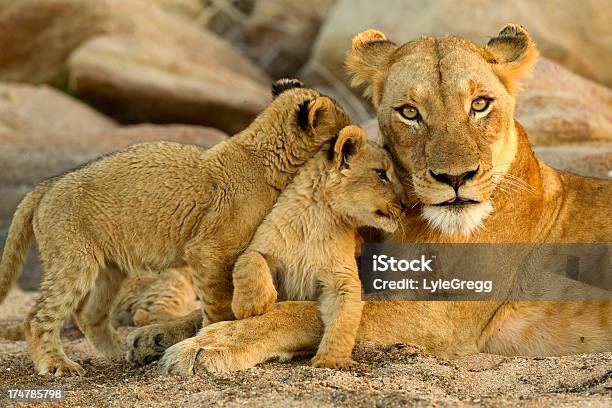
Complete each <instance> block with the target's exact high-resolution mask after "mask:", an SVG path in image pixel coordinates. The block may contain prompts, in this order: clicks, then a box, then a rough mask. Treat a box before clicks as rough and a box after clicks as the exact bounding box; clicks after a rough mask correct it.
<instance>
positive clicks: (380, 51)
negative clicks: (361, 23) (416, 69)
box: [345, 29, 397, 107]
mask: <svg viewBox="0 0 612 408" xmlns="http://www.w3.org/2000/svg"><path fill="white" fill-rule="evenodd" d="M396 49H397V45H395V44H394V43H393V42H391V41H389V40H387V37H385V35H384V34H383V33H382V32H380V31H378V30H373V29H370V30H366V31H363V32H361V33H359V34H357V35H356V36H355V37H353V41H352V46H351V50H350V51H349V52H348V53H347V54H346V58H345V65H346V69H347V71H348V73H349V75H350V76H351V86H353V87H357V86H360V85H365V90H364V92H363V94H364V96H366V97H368V98H370V99H371V100H372V103H373V104H374V106H375V107H376V106H378V104H379V103H380V99H381V98H382V85H383V82H384V80H385V77H386V74H387V69H388V61H389V58H390V56H391V54H392V53H393V51H395V50H396Z"/></svg>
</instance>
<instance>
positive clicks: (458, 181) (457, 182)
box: [429, 165, 480, 193]
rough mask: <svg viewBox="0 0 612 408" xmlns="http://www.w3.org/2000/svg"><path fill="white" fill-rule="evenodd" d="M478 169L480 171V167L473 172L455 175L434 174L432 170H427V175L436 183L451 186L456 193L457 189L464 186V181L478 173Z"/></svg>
mask: <svg viewBox="0 0 612 408" xmlns="http://www.w3.org/2000/svg"><path fill="white" fill-rule="evenodd" d="M478 169H480V165H479V166H478V167H476V168H475V169H474V170H470V171H466V172H465V173H461V174H457V175H454V174H447V173H434V172H433V171H432V170H429V174H431V177H433V178H434V179H435V180H436V181H439V182H440V183H444V184H448V185H449V186H451V187H452V188H453V189H454V190H455V193H456V192H457V190H459V187H461V186H462V185H464V184H465V182H466V181H468V180H469V179H471V178H473V177H474V176H475V175H476V173H478Z"/></svg>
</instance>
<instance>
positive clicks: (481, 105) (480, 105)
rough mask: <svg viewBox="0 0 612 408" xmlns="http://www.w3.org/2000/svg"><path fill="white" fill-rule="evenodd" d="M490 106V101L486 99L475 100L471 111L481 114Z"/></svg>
mask: <svg viewBox="0 0 612 408" xmlns="http://www.w3.org/2000/svg"><path fill="white" fill-rule="evenodd" d="M490 104H491V100H490V99H487V98H476V99H474V100H473V101H472V110H473V111H474V112H482V111H485V110H486V109H487V108H488V107H489V105H490Z"/></svg>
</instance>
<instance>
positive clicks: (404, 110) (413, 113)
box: [395, 105, 421, 120]
mask: <svg viewBox="0 0 612 408" xmlns="http://www.w3.org/2000/svg"><path fill="white" fill-rule="evenodd" d="M395 110H396V111H398V112H399V114H400V115H402V117H403V118H405V119H408V120H419V118H420V117H421V115H420V114H419V110H418V109H417V108H415V107H414V106H412V105H404V106H400V107H399V108H396V109H395Z"/></svg>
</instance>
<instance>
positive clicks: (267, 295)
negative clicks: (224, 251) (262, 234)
mask: <svg viewBox="0 0 612 408" xmlns="http://www.w3.org/2000/svg"><path fill="white" fill-rule="evenodd" d="M232 278H233V282H234V296H233V298H232V311H233V312H234V315H235V316H236V318H237V319H245V318H247V317H251V316H259V315H262V314H264V313H266V312H267V311H268V310H270V308H271V307H272V305H273V304H274V302H276V296H277V293H276V289H275V288H274V282H273V281H272V274H271V272H270V268H269V266H268V262H267V261H266V259H265V258H264V257H263V255H262V254H260V253H259V252H255V251H250V252H245V253H244V254H242V255H241V256H240V258H238V261H236V264H235V265H234V270H233V272H232Z"/></svg>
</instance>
